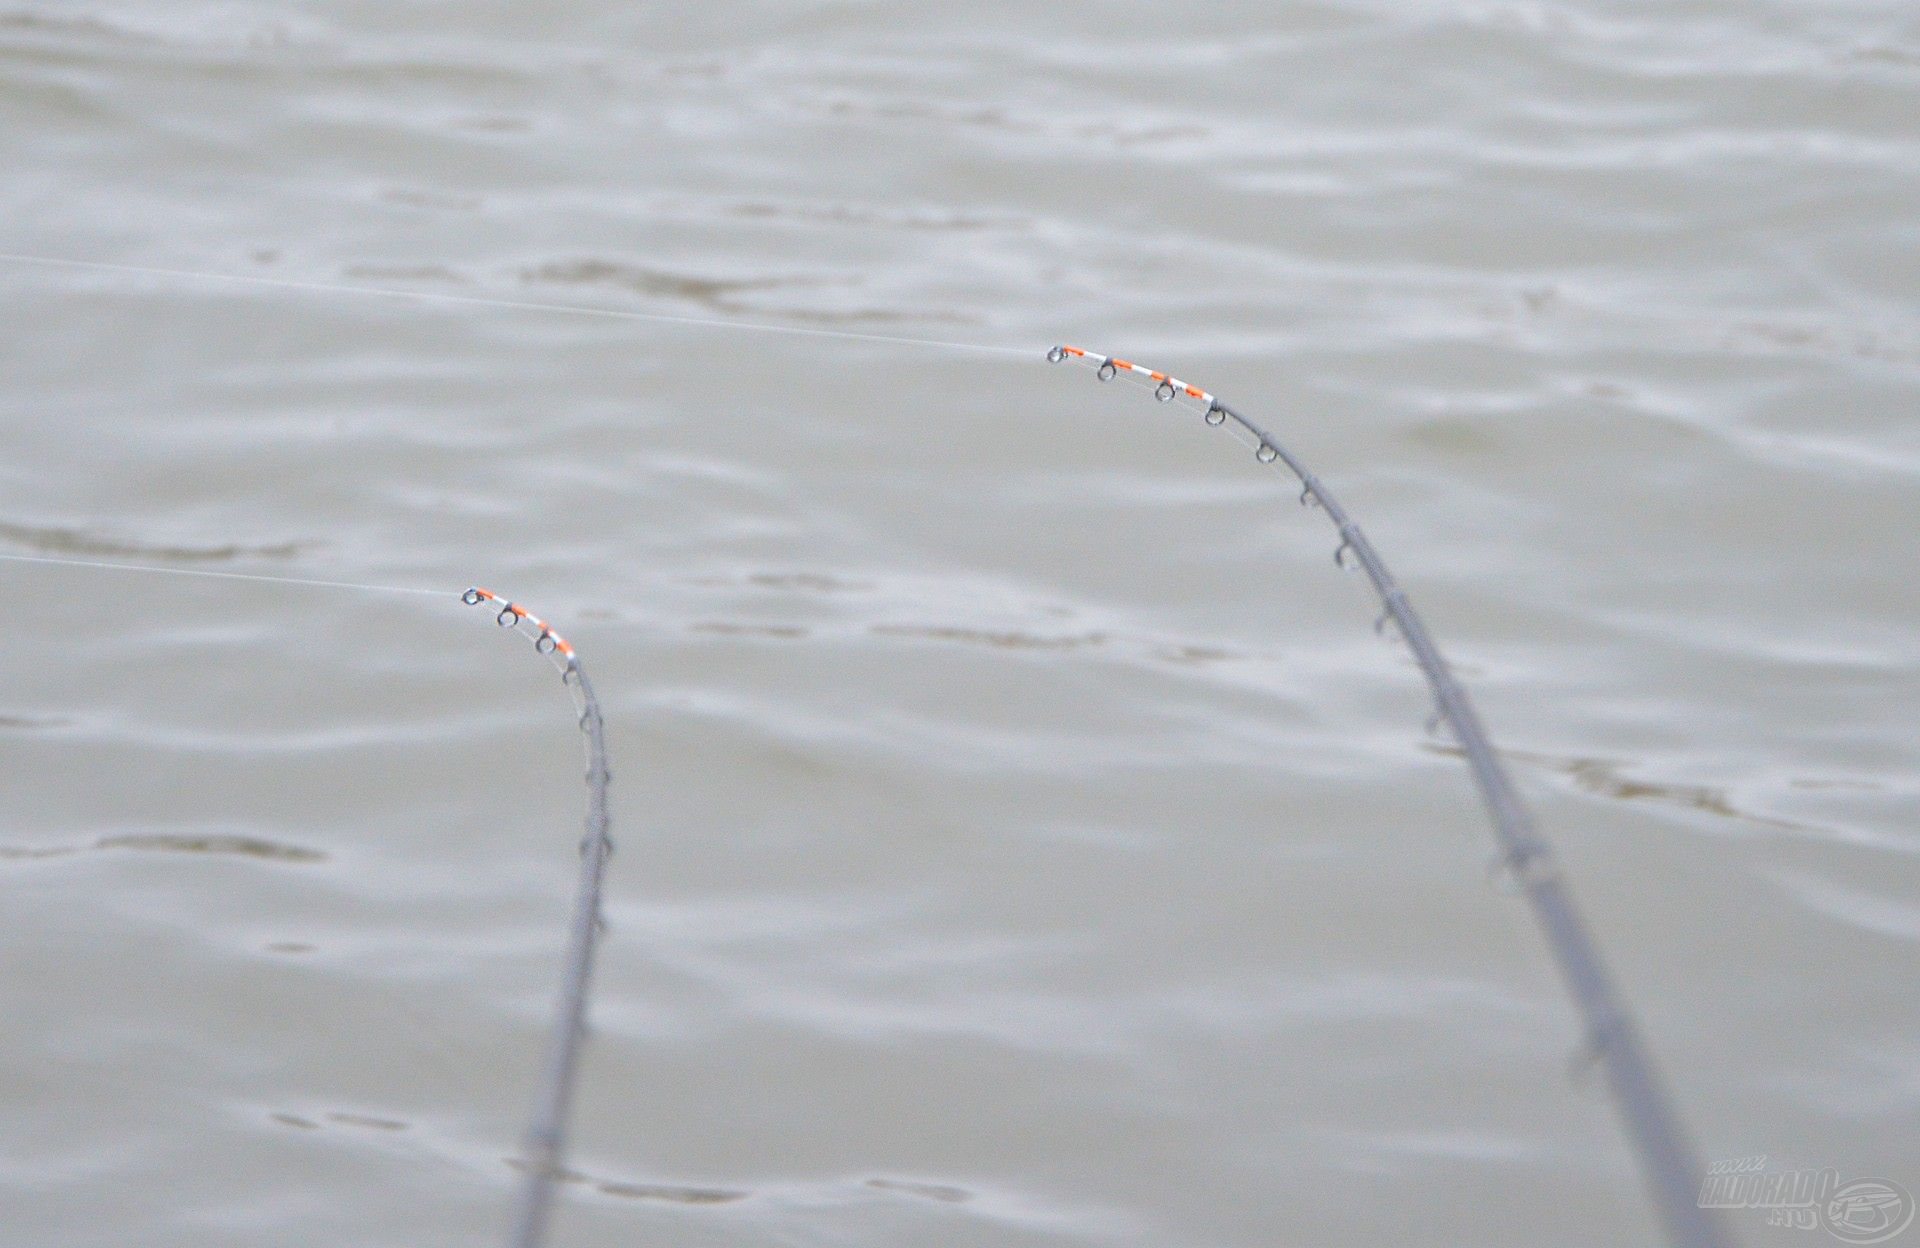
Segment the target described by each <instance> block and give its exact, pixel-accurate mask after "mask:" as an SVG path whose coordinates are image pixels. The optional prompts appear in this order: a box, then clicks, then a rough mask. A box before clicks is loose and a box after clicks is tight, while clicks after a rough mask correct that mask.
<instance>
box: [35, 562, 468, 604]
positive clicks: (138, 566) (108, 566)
mask: <svg viewBox="0 0 1920 1248" xmlns="http://www.w3.org/2000/svg"><path fill="white" fill-rule="evenodd" d="M0 559H4V560H6V561H7V562H8V563H38V564H46V565H50V566H52V567H61V568H94V569H97V570H100V571H106V572H149V573H152V574H153V575H155V576H202V577H211V578H213V579H215V580H221V581H262V582H265V583H266V584H269V585H305V586H308V587H311V588H315V589H357V590H361V591H363V592H365V593H371V594H433V595H436V596H438V595H440V594H444V593H446V592H447V591H446V590H444V589H420V588H417V587H415V586H412V585H369V584H363V583H361V582H359V581H320V580H311V579H309V578H307V577H300V576H263V575H260V574H259V573H256V572H215V571H212V570H211V569H208V568H163V567H159V566H157V565H154V564H149V563H107V562H105V561H103V560H99V559H57V558H54V557H53V556H51V555H0Z"/></svg>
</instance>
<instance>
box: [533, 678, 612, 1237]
mask: <svg viewBox="0 0 1920 1248" xmlns="http://www.w3.org/2000/svg"><path fill="white" fill-rule="evenodd" d="M562 678H563V679H566V680H569V681H571V682H572V684H573V685H574V687H575V688H576V689H578V690H579V691H580V731H581V732H582V733H583V734H584V735H585V736H586V741H587V818H586V838H585V839H584V840H583V841H581V843H580V882H579V886H578V891H577V892H576V894H575V897H574V904H573V918H572V922H571V924H570V925H569V929H568V938H567V962H566V971H565V973H564V975H563V978H562V985H561V990H560V1002H559V1006H558V1008H557V1010H556V1012H555V1017H554V1024H553V1038H552V1040H551V1042H550V1048H549V1050H548V1054H547V1068H546V1071H545V1074H544V1075H543V1077H542V1078H541V1081H540V1089H539V1093H538V1096H537V1098H536V1100H535V1102H534V1109H533V1117H532V1119H531V1120H530V1121H529V1123H528V1126H527V1135H526V1142H525V1145H524V1148H525V1158H524V1165H525V1167H526V1177H525V1179H524V1181H523V1182H522V1184H521V1187H520V1196H519V1203H518V1206H517V1207H516V1209H515V1210H514V1219H513V1238H512V1241H511V1242H512V1244H513V1248H538V1246H539V1245H540V1244H541V1243H542V1242H544V1240H545V1238H546V1232H547V1222H548V1219H549V1217H550V1215H551V1214H552V1212H553V1197H554V1188H555V1185H556V1184H557V1183H558V1182H559V1180H560V1176H561V1174H562V1171H563V1167H564V1164H565V1159H566V1123H567V1112H568V1109H569V1107H570V1106H571V1105H572V1103H573V1085H574V1079H575V1076H576V1074H577V1073H578V1071H579V1066H580V1045H581V1042H582V1041H583V1040H584V1039H585V1038H586V1032H587V993H588V989H589V987H590V985H591V983H592V979H593V960H594V954H595V953H596V952H597V951H598V947H599V943H600V928H601V918H600V894H601V885H602V881H603V880H604V879H605V878H606V872H607V859H608V858H609V857H611V856H612V854H613V842H612V841H611V840H610V839H609V838H608V836H607V828H608V817H607V783H608V781H609V779H610V777H609V775H608V773H607V739H606V724H605V721H604V720H603V719H602V717H601V715H600V700H599V699H598V698H596V697H594V694H593V682H592V681H590V680H588V679H587V674H586V672H585V671H583V670H581V668H580V664H579V661H578V660H577V659H574V658H571V657H570V658H569V659H568V664H567V670H566V672H565V673H564V675H563V677H562Z"/></svg>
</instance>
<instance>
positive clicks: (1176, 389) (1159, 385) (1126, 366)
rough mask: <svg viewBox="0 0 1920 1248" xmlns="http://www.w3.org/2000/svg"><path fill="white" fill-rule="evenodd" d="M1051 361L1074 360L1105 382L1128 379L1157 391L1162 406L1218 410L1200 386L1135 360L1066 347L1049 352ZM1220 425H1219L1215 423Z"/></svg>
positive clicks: (1063, 345)
mask: <svg viewBox="0 0 1920 1248" xmlns="http://www.w3.org/2000/svg"><path fill="white" fill-rule="evenodd" d="M1047 359H1048V360H1050V361H1051V362H1053V363H1055V364H1058V363H1060V362H1061V361H1062V360H1072V361H1073V362H1074V363H1076V364H1084V365H1086V366H1087V367H1088V368H1091V369H1092V370H1093V371H1094V373H1095V375H1096V376H1098V377H1099V378H1100V380H1101V381H1112V380H1114V379H1115V378H1116V377H1118V378H1124V379H1126V380H1127V381H1131V382H1133V383H1134V384H1136V385H1140V386H1144V387H1146V388H1147V389H1150V390H1152V391H1153V397H1154V398H1156V399H1159V400H1160V401H1161V402H1162V403H1179V404H1181V405H1182V406H1187V407H1195V408H1197V409H1198V410H1200V411H1202V412H1212V411H1214V410H1215V406H1216V405H1215V402H1214V398H1213V396H1212V395H1210V394H1208V393H1207V392H1206V391H1205V390H1202V389H1201V388H1200V387H1198V386H1190V385H1188V384H1187V383H1186V382H1184V381H1181V380H1180V379H1179V378H1178V377H1169V376H1167V374H1165V373H1162V372H1156V371H1155V370H1153V369H1151V368H1143V367H1141V366H1140V365H1138V364H1135V363H1133V362H1132V361H1131V360H1123V359H1121V358H1120V357H1119V356H1115V355H1101V354H1099V353H1098V352H1094V351H1083V350H1081V349H1080V348H1079V347H1069V346H1067V345H1066V344H1065V343H1062V344H1061V345H1060V346H1057V347H1055V348H1054V349H1053V350H1051V351H1049V352H1047ZM1215 423H1218V422H1215Z"/></svg>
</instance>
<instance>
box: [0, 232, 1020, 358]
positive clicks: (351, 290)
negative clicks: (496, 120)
mask: <svg viewBox="0 0 1920 1248" xmlns="http://www.w3.org/2000/svg"><path fill="white" fill-rule="evenodd" d="M0 261H5V262H6V263H9V264H31V265H39V266H42V267H45V268H55V269H92V270H95V271H96V272H104V273H127V274H132V275H134V276H137V277H165V278H179V279H183V280H186V281H194V282H235V283H239V284H240V285H244V286H266V287H271V288H273V289H277V290H304V291H314V292H319V293H321V294H328V295H372V296H374V297H375V298H379V299H411V300H414V301H416V302H419V303H445V304H454V305H457V306H461V307H481V308H505V309H508V310H510V311H515V312H557V313H561V314H563V315H567V316H598V317H607V318H611V319H613V320H618V321H652V322H654V323H655V324H666V325H693V326H698V327H700V328H704V329H738V330H745V331H748V332H751V333H758V334H794V335H798V336H800V337H803V338H839V339H842V340H850V341H853V342H883V343H888V344H891V345H893V346H907V347H938V348H941V349H943V350H947V351H986V352H990V353H992V354H995V355H1026V354H1027V349H1026V348H1025V347H994V346H988V345H986V344H985V343H979V342H949V341H946V340H943V339H938V338H907V337H901V336H898V335H895V334H864V333H860V332H858V331H856V330H850V329H817V328H812V327H809V326H805V325H776V324H773V323H771V322H768V321H748V320H734V319H732V318H729V317H719V316H681V315H678V314H675V313H672V312H641V311H637V310H635V309H632V308H602V307H594V306H592V305H590V304H582V303H547V302H544V301H542V300H537V299H501V298H497V297H495V296H491V295H456V294H453V293H451V292H449V291H439V290H404V289H401V288H400V287H397V286H361V285H358V284H356V283H350V282H320V281H309V280H306V279H303V278H291V277H261V276H258V275H255V274H248V273H210V272H204V271H201V270H197V269H166V268H156V267H153V266H151V265H144V264H116V263H113V262H111V261H106V260H74V259H70V258H68V257H65V256H34V255H27V254H25V253H23V252H12V251H0Z"/></svg>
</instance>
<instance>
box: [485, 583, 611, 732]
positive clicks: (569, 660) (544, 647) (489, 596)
mask: <svg viewBox="0 0 1920 1248" xmlns="http://www.w3.org/2000/svg"><path fill="white" fill-rule="evenodd" d="M460 601H461V602H464V603H466V604H467V605H468V606H470V607H477V606H480V605H481V604H482V603H485V604H486V605H487V606H489V607H494V608H497V614H496V615H495V616H494V622H495V623H497V624H499V625H500V627H501V628H511V629H513V630H514V631H515V632H520V633H525V634H526V635H528V636H529V637H532V638H533V648H534V649H535V650H536V651H537V652H539V653H540V654H544V655H545V656H547V661H548V662H549V663H552V664H553V666H554V668H555V669H556V670H558V671H559V673H560V679H561V680H562V681H563V682H565V684H566V686H567V688H568V689H570V690H572V691H573V697H574V703H575V707H576V709H578V710H580V711H582V712H584V711H585V710H586V707H585V705H584V703H583V700H582V697H581V694H582V690H581V687H580V660H579V658H578V657H576V656H575V654H574V652H573V646H572V644H571V643H569V642H568V641H567V639H566V638H565V637H562V636H561V635H560V634H559V633H556V632H554V631H553V626H552V625H550V624H548V623H547V622H546V621H545V620H543V619H541V618H540V617H539V616H537V615H535V614H534V613H533V612H531V611H529V610H527V609H526V608H525V607H523V606H521V605H520V604H519V603H517V602H510V601H508V600H507V599H505V598H502V597H501V596H500V595H499V594H496V593H494V592H493V591H492V590H490V589H481V588H480V587H479V586H478V585H475V586H474V587H473V588H471V589H469V590H467V592H466V593H464V594H461V595H460Z"/></svg>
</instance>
